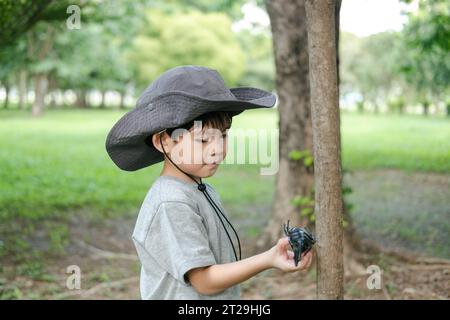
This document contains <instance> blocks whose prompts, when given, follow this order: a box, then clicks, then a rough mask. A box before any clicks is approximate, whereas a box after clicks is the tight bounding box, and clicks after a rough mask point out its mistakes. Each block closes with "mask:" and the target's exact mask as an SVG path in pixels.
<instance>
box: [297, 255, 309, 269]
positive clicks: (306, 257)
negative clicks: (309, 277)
mask: <svg viewBox="0 0 450 320" xmlns="http://www.w3.org/2000/svg"><path fill="white" fill-rule="evenodd" d="M310 264H311V254H310V252H308V253H307V254H306V255H304V256H303V258H302V261H301V263H300V265H299V266H300V269H302V270H304V269H307V268H308V267H309V265H310Z"/></svg>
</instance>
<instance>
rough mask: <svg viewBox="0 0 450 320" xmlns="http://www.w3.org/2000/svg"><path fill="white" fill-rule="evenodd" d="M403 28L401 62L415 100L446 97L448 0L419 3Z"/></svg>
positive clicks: (449, 46)
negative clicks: (403, 49)
mask: <svg viewBox="0 0 450 320" xmlns="http://www.w3.org/2000/svg"><path fill="white" fill-rule="evenodd" d="M418 5H419V7H418V10H417V12H410V13H409V14H408V23H407V24H406V26H405V28H404V30H403V42H404V46H405V48H406V49H407V50H405V54H404V56H403V61H402V63H401V66H402V71H403V74H404V76H405V79H406V81H407V82H408V83H409V84H410V85H412V86H413V87H414V89H415V91H414V96H415V97H416V99H417V100H423V99H424V98H425V99H428V100H432V99H440V100H443V99H446V98H447V97H448V96H449V95H450V91H449V87H450V61H449V59H448V53H449V52H450V41H449V39H450V10H449V4H448V1H445V0H428V1H419V2H418Z"/></svg>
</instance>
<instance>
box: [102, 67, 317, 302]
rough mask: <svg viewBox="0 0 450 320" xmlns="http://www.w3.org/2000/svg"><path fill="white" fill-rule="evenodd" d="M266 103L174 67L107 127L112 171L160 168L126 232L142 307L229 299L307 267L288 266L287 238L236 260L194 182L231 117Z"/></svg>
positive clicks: (221, 218)
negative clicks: (268, 275) (246, 284)
mask: <svg viewBox="0 0 450 320" xmlns="http://www.w3.org/2000/svg"><path fill="white" fill-rule="evenodd" d="M274 104H275V97H274V95H273V94H271V93H269V92H266V91H264V90H260V89H256V88H231V89H229V88H227V87H226V86H225V83H224V81H223V80H222V78H221V77H220V75H219V73H218V72H217V71H215V70H213V69H209V68H205V67H200V66H180V67H176V68H173V69H170V70H168V71H166V72H164V73H163V74H162V75H161V76H160V77H158V78H157V79H156V80H155V81H154V82H153V83H152V84H151V85H150V86H149V87H148V88H147V89H146V90H145V91H144V93H143V94H142V96H141V97H140V98H139V100H138V102H137V107H136V108H135V109H134V110H132V111H130V112H128V113H127V114H125V115H124V116H123V117H122V118H121V119H120V120H119V121H118V122H117V123H116V124H115V125H114V127H113V128H112V129H111V131H110V132H109V134H108V137H107V141H106V149H107V151H108V154H109V155H110V157H111V159H112V160H113V161H114V163H115V164H116V165H117V166H118V167H119V168H121V169H123V170H127V171H134V170H138V169H141V168H144V167H147V166H149V165H152V164H155V163H158V162H160V161H164V166H163V169H162V172H161V174H160V176H159V177H158V178H157V179H156V181H155V182H154V183H153V184H152V186H151V188H150V190H149V192H148V193H147V195H146V197H145V199H144V202H143V204H142V207H141V210H140V212H139V216H138V219H137V221H136V226H135V229H134V232H133V241H134V244H135V246H136V250H137V253H138V255H139V259H140V261H141V264H142V268H141V279H140V289H141V296H142V298H143V299H239V298H240V288H239V284H240V283H241V282H243V281H245V280H247V279H249V278H251V277H252V276H254V275H256V274H258V273H259V272H261V271H263V270H266V269H268V268H277V269H280V270H282V271H284V272H293V271H299V270H305V269H307V268H308V267H309V266H310V264H311V261H312V253H311V252H309V253H308V254H306V255H304V256H303V257H302V259H301V263H299V265H298V266H297V267H296V266H295V264H294V260H293V253H292V252H291V251H289V250H288V246H289V242H288V239H287V238H282V239H280V240H279V241H278V243H277V244H276V245H275V246H274V247H272V248H271V249H269V250H268V251H266V252H263V253H261V254H258V255H255V256H252V257H249V258H246V259H243V260H241V259H240V258H241V257H240V255H241V254H240V241H239V238H238V237H237V233H236V232H235V230H234V228H233V226H232V225H231V223H230V221H229V219H228V217H227V215H226V214H225V210H224V209H223V206H222V205H221V201H220V197H219V195H218V194H217V193H216V192H215V190H214V188H213V187H212V186H211V185H209V184H208V183H203V182H202V178H207V177H210V176H212V175H214V173H215V172H216V170H217V168H218V166H219V164H220V162H221V161H222V160H223V159H224V158H225V156H226V152H227V150H226V144H227V143H226V142H227V141H226V139H227V135H226V133H227V132H226V131H227V129H229V128H230V126H231V122H232V117H233V116H235V115H237V114H239V113H241V112H243V111H244V110H246V109H253V108H264V107H272V106H273V105H274ZM232 235H233V236H234V238H235V240H233V237H232ZM236 240H237V243H238V245H239V257H238V254H237V252H236V249H235V247H234V241H236Z"/></svg>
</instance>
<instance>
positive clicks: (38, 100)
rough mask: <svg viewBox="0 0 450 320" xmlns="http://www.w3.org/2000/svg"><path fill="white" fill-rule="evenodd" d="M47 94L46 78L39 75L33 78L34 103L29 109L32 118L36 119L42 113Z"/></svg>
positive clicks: (43, 75)
mask: <svg viewBox="0 0 450 320" xmlns="http://www.w3.org/2000/svg"><path fill="white" fill-rule="evenodd" d="M46 93H47V77H46V75H45V74H42V73H39V74H36V75H35V76H34V102H33V106H32V107H31V114H32V116H33V117H38V116H40V115H41V114H42V112H43V111H44V104H45V95H46Z"/></svg>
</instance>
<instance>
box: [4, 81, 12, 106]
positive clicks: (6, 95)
mask: <svg viewBox="0 0 450 320" xmlns="http://www.w3.org/2000/svg"><path fill="white" fill-rule="evenodd" d="M3 86H4V87H5V100H4V101H3V109H8V105H9V91H10V90H11V88H10V86H9V84H8V83H4V84H3Z"/></svg>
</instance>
